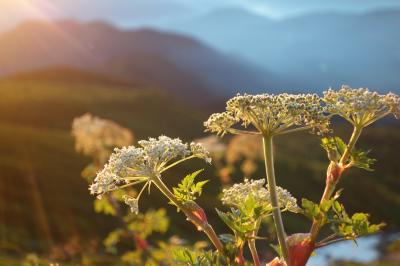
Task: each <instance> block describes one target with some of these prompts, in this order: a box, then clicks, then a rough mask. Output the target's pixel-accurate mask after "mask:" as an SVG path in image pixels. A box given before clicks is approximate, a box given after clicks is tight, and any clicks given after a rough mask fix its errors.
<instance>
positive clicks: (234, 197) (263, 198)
mask: <svg viewBox="0 0 400 266" xmlns="http://www.w3.org/2000/svg"><path fill="white" fill-rule="evenodd" d="M264 184H265V179H258V180H249V179H245V180H244V182H243V183H238V184H234V185H233V186H232V187H230V188H227V189H224V190H223V191H222V199H221V201H222V203H223V204H225V205H229V206H234V207H238V208H240V206H241V205H243V203H244V202H245V201H246V199H247V197H248V196H249V195H252V196H253V198H254V199H255V201H256V202H257V205H259V206H264V207H266V208H267V209H271V210H272V205H271V200H270V193H269V191H268V189H267V188H265V187H264ZM276 189H277V194H278V201H279V207H280V208H281V209H283V210H288V211H291V212H298V210H299V207H298V206H297V200H296V199H295V198H294V197H293V196H292V195H291V194H290V192H289V191H287V190H286V189H283V188H281V187H279V186H277V187H276Z"/></svg>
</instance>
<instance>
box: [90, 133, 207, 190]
mask: <svg viewBox="0 0 400 266" xmlns="http://www.w3.org/2000/svg"><path fill="white" fill-rule="evenodd" d="M139 145H140V146H141V147H134V146H129V147H123V148H121V149H118V148H116V149H115V150H114V153H113V154H112V155H111V156H110V158H109V160H108V163H107V164H106V165H105V166H104V168H103V170H101V171H100V172H99V173H98V174H97V176H96V178H95V180H94V183H93V184H92V185H91V186H90V188H89V190H90V191H91V193H92V194H95V195H98V196H100V197H101V195H102V194H104V193H107V192H108V191H110V190H114V189H116V188H118V186H119V185H121V184H129V183H130V182H131V181H140V180H147V179H150V178H151V177H154V176H157V177H159V176H160V174H161V172H162V171H163V170H164V169H166V168H167V167H168V165H170V164H171V163H173V161H175V160H177V159H184V158H187V157H189V156H192V157H197V158H201V159H204V160H205V161H207V162H208V161H210V157H209V155H208V152H207V151H206V150H205V149H204V148H202V146H201V145H200V144H196V143H191V144H190V146H189V145H188V144H186V143H183V142H182V141H181V140H180V139H178V138H175V139H171V138H169V137H166V136H160V137H159V138H157V139H156V138H150V139H149V140H141V141H139Z"/></svg>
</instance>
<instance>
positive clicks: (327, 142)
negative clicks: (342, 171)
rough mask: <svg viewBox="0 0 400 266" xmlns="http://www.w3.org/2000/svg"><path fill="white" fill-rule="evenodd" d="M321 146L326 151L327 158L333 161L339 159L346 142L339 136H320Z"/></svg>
mask: <svg viewBox="0 0 400 266" xmlns="http://www.w3.org/2000/svg"><path fill="white" fill-rule="evenodd" d="M321 146H322V147H323V148H324V149H325V150H326V152H327V153H328V158H329V160H331V161H334V162H338V161H339V159H340V157H341V156H342V155H343V153H344V151H345V150H346V147H347V145H346V143H344V142H343V140H342V139H341V138H339V137H329V138H322V139H321Z"/></svg>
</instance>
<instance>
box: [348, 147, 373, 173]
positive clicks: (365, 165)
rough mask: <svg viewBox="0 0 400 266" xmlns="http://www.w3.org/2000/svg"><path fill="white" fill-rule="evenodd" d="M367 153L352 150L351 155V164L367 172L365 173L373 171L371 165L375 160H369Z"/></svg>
mask: <svg viewBox="0 0 400 266" xmlns="http://www.w3.org/2000/svg"><path fill="white" fill-rule="evenodd" d="M368 153H370V151H362V150H355V149H353V151H352V153H351V156H350V157H351V163H352V164H353V165H354V166H355V167H358V168H361V169H364V170H367V171H373V169H372V168H371V165H373V164H374V163H375V162H376V160H375V159H372V158H369V157H368Z"/></svg>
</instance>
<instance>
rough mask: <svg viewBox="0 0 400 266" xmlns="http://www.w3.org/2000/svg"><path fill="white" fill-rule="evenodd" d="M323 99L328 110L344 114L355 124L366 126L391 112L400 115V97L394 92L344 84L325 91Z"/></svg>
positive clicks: (343, 115) (397, 116)
mask: <svg viewBox="0 0 400 266" xmlns="http://www.w3.org/2000/svg"><path fill="white" fill-rule="evenodd" d="M323 100H324V102H325V103H326V108H327V111H328V112H330V113H332V114H337V115H340V116H342V117H343V118H345V119H346V120H348V121H349V122H350V123H352V124H353V125H354V126H361V127H366V126H368V125H370V124H371V123H373V122H375V121H376V120H378V119H380V118H383V117H385V116H387V115H389V114H393V115H394V116H395V117H396V118H399V116H400V97H399V96H398V95H396V94H393V93H388V94H386V95H381V94H378V93H377V92H371V91H369V90H368V89H365V88H359V89H352V88H350V87H349V86H342V88H341V89H340V90H338V91H334V90H331V89H329V90H327V91H325V92H324V99H323Z"/></svg>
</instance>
